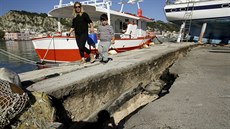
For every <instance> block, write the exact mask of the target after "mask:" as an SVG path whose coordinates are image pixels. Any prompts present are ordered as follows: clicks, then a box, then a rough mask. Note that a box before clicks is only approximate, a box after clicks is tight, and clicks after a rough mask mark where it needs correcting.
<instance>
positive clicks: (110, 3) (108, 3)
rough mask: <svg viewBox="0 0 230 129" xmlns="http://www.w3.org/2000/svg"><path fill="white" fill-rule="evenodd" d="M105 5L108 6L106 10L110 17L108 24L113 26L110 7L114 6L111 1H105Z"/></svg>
mask: <svg viewBox="0 0 230 129" xmlns="http://www.w3.org/2000/svg"><path fill="white" fill-rule="evenodd" d="M104 3H105V4H106V8H107V16H108V24H109V25H110V24H111V20H110V19H111V18H110V6H111V5H112V2H111V0H104Z"/></svg>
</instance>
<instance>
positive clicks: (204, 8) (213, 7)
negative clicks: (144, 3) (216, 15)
mask: <svg viewBox="0 0 230 129" xmlns="http://www.w3.org/2000/svg"><path fill="white" fill-rule="evenodd" d="M218 8H230V3H224V4H216V5H206V6H194V7H183V8H171V9H165V12H166V13H170V12H183V11H192V10H193V11H194V10H207V9H218Z"/></svg>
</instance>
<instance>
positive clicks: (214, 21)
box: [164, 0, 230, 43]
mask: <svg viewBox="0 0 230 129" xmlns="http://www.w3.org/2000/svg"><path fill="white" fill-rule="evenodd" d="M164 11H165V15H166V18H167V20H168V21H170V22H173V23H175V24H177V25H180V26H181V30H180V34H179V37H178V40H177V41H178V42H180V40H183V37H184V38H186V35H190V38H191V39H192V37H194V36H197V37H199V41H200V42H201V40H202V38H207V39H210V40H211V39H218V40H221V42H222V43H228V42H229V40H230V31H229V27H230V0H166V5H165V7H164ZM210 40H209V41H210Z"/></svg>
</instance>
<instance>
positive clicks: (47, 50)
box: [41, 36, 54, 63]
mask: <svg viewBox="0 0 230 129" xmlns="http://www.w3.org/2000/svg"><path fill="white" fill-rule="evenodd" d="M52 41H53V42H54V37H53V36H52V38H51V40H50V43H49V46H48V48H47V49H46V53H45V55H44V56H43V58H42V59H41V63H42V62H43V61H44V59H45V58H46V56H47V54H48V52H49V49H50V45H51V43H52Z"/></svg>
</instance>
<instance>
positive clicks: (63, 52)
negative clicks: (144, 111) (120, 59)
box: [32, 36, 152, 62]
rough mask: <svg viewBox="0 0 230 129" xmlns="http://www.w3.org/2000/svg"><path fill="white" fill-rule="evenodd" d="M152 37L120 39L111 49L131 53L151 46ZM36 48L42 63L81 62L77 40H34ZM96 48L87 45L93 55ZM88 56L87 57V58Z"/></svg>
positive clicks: (46, 38) (60, 37)
mask: <svg viewBox="0 0 230 129" xmlns="http://www.w3.org/2000/svg"><path fill="white" fill-rule="evenodd" d="M151 39H152V37H145V38H144V37H143V38H136V39H118V40H115V44H114V45H112V47H111V49H114V50H115V51H117V52H123V51H129V50H133V49H138V48H141V47H142V46H143V45H144V44H149V43H150V42H151ZM32 42H33V45H34V47H35V51H36V53H37V55H38V57H39V58H40V60H41V61H45V62H73V61H77V60H80V59H81V57H80V53H79V49H78V46H77V44H76V41H75V38H74V37H72V38H69V37H66V36H58V37H43V38H36V39H33V40H32ZM97 45H98V43H97V44H96V45H95V46H96V48H94V47H92V46H89V45H88V44H87V43H86V47H87V48H89V49H90V50H91V52H92V53H96V52H97ZM87 56H88V55H85V57H87Z"/></svg>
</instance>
